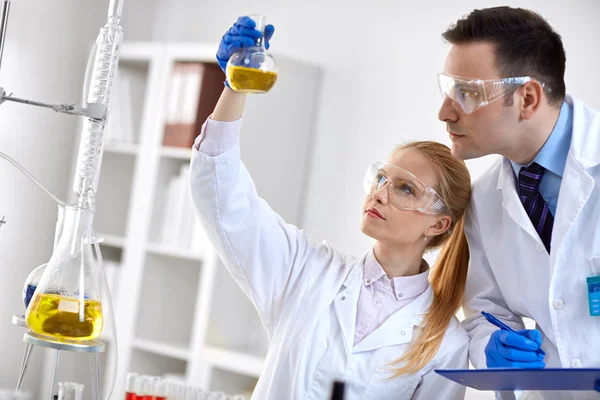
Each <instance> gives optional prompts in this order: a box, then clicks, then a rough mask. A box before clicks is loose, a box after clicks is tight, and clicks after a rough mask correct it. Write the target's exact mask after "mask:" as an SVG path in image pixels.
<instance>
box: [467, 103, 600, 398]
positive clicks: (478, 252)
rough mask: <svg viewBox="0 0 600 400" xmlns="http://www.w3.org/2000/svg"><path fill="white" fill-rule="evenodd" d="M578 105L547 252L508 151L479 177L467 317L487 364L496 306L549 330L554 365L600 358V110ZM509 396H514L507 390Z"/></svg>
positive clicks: (477, 352) (471, 217)
mask: <svg viewBox="0 0 600 400" xmlns="http://www.w3.org/2000/svg"><path fill="white" fill-rule="evenodd" d="M567 101H568V102H569V104H572V105H574V110H573V135H572V141H571V147H570V149H569V155H568V157H567V162H566V166H565V171H564V174H563V178H562V183H561V187H560V194H559V198H558V206H557V211H556V215H555V220H554V228H553V232H552V241H551V253H550V254H548V252H547V251H546V249H545V247H544V244H543V243H542V241H541V239H540V238H539V235H538V234H537V232H536V231H535V228H534V227H533V224H532V223H531V221H530V219H529V217H528V216H527V213H526V212H525V209H524V208H523V206H522V204H521V202H520V200H519V197H518V195H517V191H516V185H515V182H516V178H515V174H514V171H513V169H512V167H511V164H510V162H509V161H508V160H507V159H505V158H502V159H500V160H499V161H498V162H497V163H496V164H495V165H494V166H493V167H492V168H491V169H490V170H489V171H487V173H485V174H484V175H483V176H482V177H481V178H480V179H478V180H477V181H476V182H475V183H474V184H473V199H472V204H471V208H470V210H469V212H468V213H467V220H466V227H465V231H466V234H467V238H468V242H469V247H470V251H471V263H470V266H469V274H468V279H467V287H466V294H465V316H466V317H467V318H466V319H465V321H464V322H463V324H464V326H465V328H466V329H467V331H468V332H469V336H470V338H471V343H470V352H469V355H470V358H471V362H472V363H473V364H474V365H475V367H476V368H486V360H485V354H484V349H485V346H486V344H487V342H488V340H489V336H490V334H491V333H492V332H493V331H494V330H496V329H497V328H495V327H494V326H492V325H491V324H489V323H487V322H486V321H485V320H484V319H483V318H482V317H481V315H480V312H481V311H487V312H490V313H492V314H494V315H495V316H497V317H498V318H500V319H501V320H503V321H505V322H507V323H508V324H509V325H511V326H512V327H514V328H515V329H524V326H523V322H522V319H521V317H527V318H531V319H533V320H535V321H536V323H537V328H538V329H539V330H540V331H541V332H542V336H543V345H542V348H543V349H544V350H545V352H546V358H545V362H546V366H547V367H554V368H561V367H564V368H579V367H583V368H585V367H595V368H598V367H600V317H591V316H590V314H589V307H588V296H587V288H586V278H587V277H589V276H592V275H600V185H598V182H599V181H600V167H599V164H600V112H598V111H596V110H593V109H591V108H589V107H588V106H586V105H585V104H584V103H583V102H581V101H579V100H577V99H573V98H571V97H567ZM540 394H541V395H542V397H543V398H544V399H596V398H600V393H596V392H572V393H568V392H566V393H565V392H561V393H557V392H543V393H540ZM507 397H508V396H507Z"/></svg>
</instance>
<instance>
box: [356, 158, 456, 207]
mask: <svg viewBox="0 0 600 400" xmlns="http://www.w3.org/2000/svg"><path fill="white" fill-rule="evenodd" d="M383 187H387V194H388V200H389V202H390V203H391V204H392V205H393V206H394V207H396V208H399V209H401V210H418V211H421V212H423V213H426V214H433V215H449V216H452V213H451V212H450V209H449V208H448V206H446V203H444V200H442V198H441V197H440V195H439V194H438V193H437V192H436V191H435V190H433V189H432V188H431V187H429V186H427V185H425V184H423V183H421V181H419V180H418V179H417V178H416V177H415V176H414V175H413V174H411V173H410V172H408V171H406V170H405V169H403V168H400V167H399V166H397V165H394V164H388V163H383V162H376V163H374V164H371V165H370V166H369V168H367V172H366V173H365V178H364V180H363V188H364V189H365V192H366V193H367V194H368V195H374V194H375V192H377V191H379V190H380V189H382V188H383Z"/></svg>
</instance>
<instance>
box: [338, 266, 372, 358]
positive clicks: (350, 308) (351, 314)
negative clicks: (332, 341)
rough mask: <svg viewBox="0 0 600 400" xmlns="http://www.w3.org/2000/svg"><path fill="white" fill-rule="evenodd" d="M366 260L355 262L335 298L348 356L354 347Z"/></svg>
mask: <svg viewBox="0 0 600 400" xmlns="http://www.w3.org/2000/svg"><path fill="white" fill-rule="evenodd" d="M364 260H365V257H362V258H360V259H358V260H357V261H356V262H355V264H354V266H353V267H352V269H351V271H350V273H349V274H348V276H347V277H346V279H345V280H344V283H343V285H342V289H341V290H340V292H339V293H338V294H337V296H335V299H334V300H333V304H334V308H335V315H336V317H337V320H338V322H339V324H340V328H341V331H342V339H343V341H344V348H345V350H346V356H347V357H350V354H351V352H352V347H353V346H354V331H355V328H356V310H357V308H358V296H359V295H360V285H361V283H362V279H361V277H362V274H363V265H364Z"/></svg>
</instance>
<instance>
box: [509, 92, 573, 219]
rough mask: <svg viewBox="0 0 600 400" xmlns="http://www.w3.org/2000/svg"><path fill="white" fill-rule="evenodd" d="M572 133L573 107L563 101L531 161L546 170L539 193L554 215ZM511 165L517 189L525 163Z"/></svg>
mask: <svg viewBox="0 0 600 400" xmlns="http://www.w3.org/2000/svg"><path fill="white" fill-rule="evenodd" d="M572 133H573V107H571V106H570V105H568V104H567V103H566V102H563V104H562V106H561V107H560V114H559V116H558V120H557V121H556V125H554V129H553V130H552V133H551V134H550V137H549V138H548V140H547V141H546V143H545V144H544V146H542V149H541V150H540V152H539V153H538V154H537V156H535V158H534V159H533V161H532V162H536V163H538V164H539V165H541V166H542V167H544V168H546V172H545V173H544V176H543V177H542V181H541V182H540V188H539V191H540V194H541V195H542V198H543V199H544V201H546V203H547V204H548V209H549V210H550V212H551V213H552V215H553V216H554V215H556V206H557V204H558V193H559V191H560V183H561V182H562V176H563V172H564V170H565V164H566V163H567V155H568V154H569V148H570V147H571V136H572ZM511 164H512V167H513V169H514V171H515V175H516V177H517V189H518V187H519V182H518V177H519V171H520V170H521V168H522V167H526V166H527V165H529V164H527V165H521V164H517V163H515V162H513V161H511Z"/></svg>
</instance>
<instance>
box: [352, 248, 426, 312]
mask: <svg viewBox="0 0 600 400" xmlns="http://www.w3.org/2000/svg"><path fill="white" fill-rule="evenodd" d="M380 279H385V280H387V281H388V282H389V283H390V284H391V286H392V289H393V292H394V297H395V298H396V300H406V299H411V298H414V297H417V296H419V295H420V294H422V293H423V292H425V289H427V286H428V285H429V264H427V262H426V261H425V260H423V261H422V264H421V271H420V273H419V274H417V275H411V276H397V277H394V278H392V279H390V278H388V277H387V275H386V273H385V271H384V270H383V267H382V266H381V264H379V262H378V261H377V259H376V258H375V255H374V254H373V251H370V252H369V254H367V257H366V258H365V265H364V275H363V284H364V285H365V286H370V285H372V284H374V283H375V282H377V281H378V280H380Z"/></svg>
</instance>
